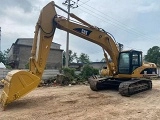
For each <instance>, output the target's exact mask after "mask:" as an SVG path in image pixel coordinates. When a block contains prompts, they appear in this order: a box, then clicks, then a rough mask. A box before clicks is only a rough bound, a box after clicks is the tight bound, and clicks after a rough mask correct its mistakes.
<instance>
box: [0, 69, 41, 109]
mask: <svg viewBox="0 0 160 120" xmlns="http://www.w3.org/2000/svg"><path fill="white" fill-rule="evenodd" d="M2 82H3V83H4V88H3V91H2V95H1V104H2V107H3V108H5V106H7V105H8V104H9V103H11V102H13V101H14V100H17V99H19V98H21V97H22V96H24V95H25V94H27V93H29V92H30V91H32V90H33V89H34V88H36V87H37V86H38V84H39V83H40V78H39V77H37V76H35V75H33V74H32V73H31V72H28V71H24V70H13V71H11V72H9V73H8V74H7V76H6V78H5V79H4V80H2Z"/></svg>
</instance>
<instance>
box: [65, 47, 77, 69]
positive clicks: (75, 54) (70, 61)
mask: <svg viewBox="0 0 160 120" xmlns="http://www.w3.org/2000/svg"><path fill="white" fill-rule="evenodd" d="M76 58H77V53H75V52H74V53H73V52H72V50H69V61H68V62H69V63H72V62H73V61H74V60H75V59H76ZM65 64H66V52H65V51H64V52H63V66H65Z"/></svg>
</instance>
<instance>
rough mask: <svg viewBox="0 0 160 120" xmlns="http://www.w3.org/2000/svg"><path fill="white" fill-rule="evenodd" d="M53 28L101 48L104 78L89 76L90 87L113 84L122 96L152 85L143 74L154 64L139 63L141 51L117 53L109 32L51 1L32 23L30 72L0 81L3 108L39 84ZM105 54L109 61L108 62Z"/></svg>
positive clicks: (150, 71) (152, 69) (18, 72)
mask: <svg viewBox="0 0 160 120" xmlns="http://www.w3.org/2000/svg"><path fill="white" fill-rule="evenodd" d="M55 7H56V8H57V9H60V10H62V11H63V12H65V13H67V14H69V15H70V17H72V18H74V19H75V21H71V20H68V19H67V18H65V17H63V16H60V15H58V14H57V13H56V10H55ZM56 28H58V29H60V30H64V31H68V32H70V33H72V34H74V35H76V36H78V37H80V38H83V39H85V40H88V41H90V42H93V43H95V44H97V45H99V46H101V47H102V49H103V51H104V56H105V58H106V61H107V66H108V68H107V71H108V72H106V73H107V77H104V78H92V79H90V88H91V89H92V90H94V91H95V90H100V89H103V88H106V87H110V86H113V87H114V86H116V87H118V89H119V93H120V94H121V95H124V96H129V95H131V94H134V93H137V92H140V91H144V90H149V89H151V88H152V82H151V80H147V79H145V78H144V77H145V76H149V75H155V74H156V65H155V64H149V65H144V64H142V52H141V51H136V50H129V51H123V52H120V51H119V50H118V49H117V45H116V42H115V40H114V38H113V36H112V35H111V34H109V33H108V32H106V31H105V30H103V29H101V28H98V27H95V26H92V25H90V24H89V23H87V22H85V21H84V20H82V19H81V18H79V17H77V16H76V15H74V14H72V13H68V12H67V11H65V10H64V9H62V8H61V7H59V6H58V5H56V4H55V3H54V1H52V2H50V3H48V4H47V5H46V6H45V7H43V9H42V10H41V13H40V15H39V19H38V21H37V24H36V26H35V34H34V40H33V45H32V50H31V57H30V59H29V71H24V70H13V71H11V72H9V73H8V74H7V76H6V77H5V79H3V80H2V82H3V83H4V88H3V91H2V94H1V104H2V107H3V108H5V107H6V106H7V105H8V104H9V103H11V102H13V101H15V100H17V99H19V98H21V97H22V96H24V95H26V94H27V93H29V92H30V91H32V90H33V89H34V88H36V87H37V86H38V84H39V83H40V80H41V77H42V74H43V71H44V68H45V65H46V60H47V57H48V53H49V50H50V45H51V42H52V39H53V36H54V33H55V29H56ZM108 55H109V56H110V58H111V59H112V62H108Z"/></svg>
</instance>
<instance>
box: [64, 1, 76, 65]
mask: <svg viewBox="0 0 160 120" xmlns="http://www.w3.org/2000/svg"><path fill="white" fill-rule="evenodd" d="M78 1H79V0H77V3H78ZM77 3H76V2H74V1H72V0H66V1H65V2H63V3H62V4H63V5H67V8H68V13H70V8H77V7H78V5H76V7H74V6H75V4H77ZM69 18H70V16H69V14H68V21H69ZM65 56H66V57H65V58H66V61H65V62H66V64H65V67H68V63H69V32H67V42H66V55H65Z"/></svg>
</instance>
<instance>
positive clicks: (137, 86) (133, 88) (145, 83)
mask: <svg viewBox="0 0 160 120" xmlns="http://www.w3.org/2000/svg"><path fill="white" fill-rule="evenodd" d="M150 89H152V81H151V80H137V79H135V80H129V81H126V82H122V83H121V84H120V85H119V93H120V94H121V95H122V96H131V95H133V94H136V93H139V92H143V91H146V90H150Z"/></svg>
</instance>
